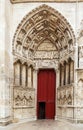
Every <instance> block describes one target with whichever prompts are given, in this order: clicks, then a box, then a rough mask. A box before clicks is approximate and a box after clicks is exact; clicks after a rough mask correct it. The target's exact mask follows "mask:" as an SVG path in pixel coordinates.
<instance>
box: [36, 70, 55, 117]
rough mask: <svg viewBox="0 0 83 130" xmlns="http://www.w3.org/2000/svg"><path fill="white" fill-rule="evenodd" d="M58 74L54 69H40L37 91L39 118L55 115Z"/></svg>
mask: <svg viewBox="0 0 83 130" xmlns="http://www.w3.org/2000/svg"><path fill="white" fill-rule="evenodd" d="M55 90H56V75H55V71H54V70H53V69H44V70H39V73H38V91H37V118H38V119H54V117H55Z"/></svg>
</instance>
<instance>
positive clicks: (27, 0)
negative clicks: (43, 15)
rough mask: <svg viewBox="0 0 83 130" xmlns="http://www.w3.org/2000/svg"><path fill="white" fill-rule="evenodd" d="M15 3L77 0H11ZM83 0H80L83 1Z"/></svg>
mask: <svg viewBox="0 0 83 130" xmlns="http://www.w3.org/2000/svg"><path fill="white" fill-rule="evenodd" d="M10 1H11V2H12V3H13V4H14V3H27V2H61V3H62V2H68V3H70V2H76V0H10ZM82 1H83V0H78V2H82Z"/></svg>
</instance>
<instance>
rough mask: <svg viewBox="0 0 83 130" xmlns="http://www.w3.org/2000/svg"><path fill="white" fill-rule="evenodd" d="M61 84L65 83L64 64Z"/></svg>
mask: <svg viewBox="0 0 83 130" xmlns="http://www.w3.org/2000/svg"><path fill="white" fill-rule="evenodd" d="M61 79H62V80H61V86H63V85H64V66H62V78H61Z"/></svg>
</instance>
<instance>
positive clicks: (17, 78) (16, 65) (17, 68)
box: [14, 63, 21, 86]
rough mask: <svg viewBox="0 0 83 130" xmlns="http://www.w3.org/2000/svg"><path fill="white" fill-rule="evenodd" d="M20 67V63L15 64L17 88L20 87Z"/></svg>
mask: <svg viewBox="0 0 83 130" xmlns="http://www.w3.org/2000/svg"><path fill="white" fill-rule="evenodd" d="M20 66H21V64H20V63H15V65H14V76H15V77H14V78H15V86H19V85H20Z"/></svg>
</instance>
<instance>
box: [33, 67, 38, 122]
mask: <svg viewBox="0 0 83 130" xmlns="http://www.w3.org/2000/svg"><path fill="white" fill-rule="evenodd" d="M37 76H38V69H34V71H33V88H34V89H35V118H36V119H37V117H36V116H37V79H38V78H37Z"/></svg>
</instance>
